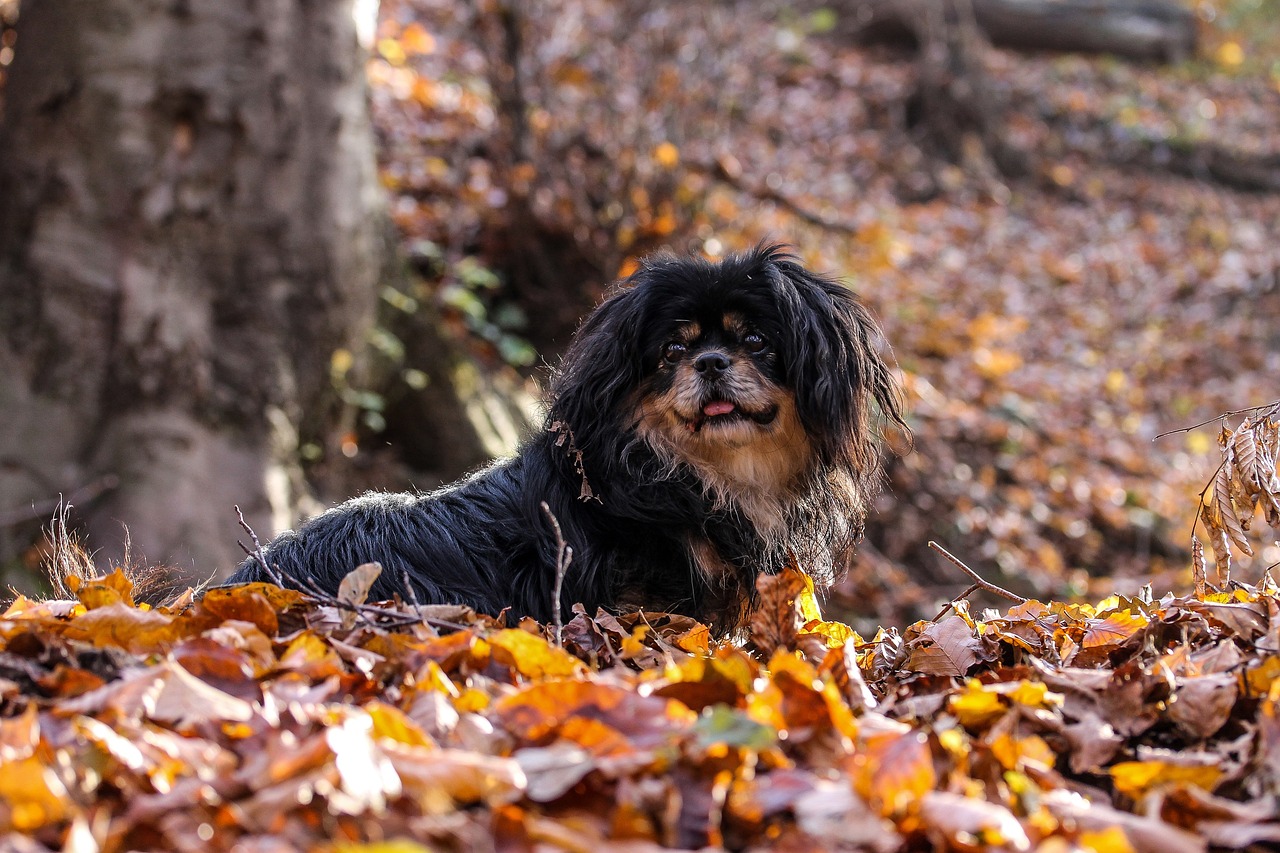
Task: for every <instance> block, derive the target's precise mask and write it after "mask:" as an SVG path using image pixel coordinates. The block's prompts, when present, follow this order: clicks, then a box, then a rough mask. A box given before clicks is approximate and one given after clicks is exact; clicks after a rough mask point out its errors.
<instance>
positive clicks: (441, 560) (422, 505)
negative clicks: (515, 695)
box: [231, 246, 905, 630]
mask: <svg viewBox="0 0 1280 853" xmlns="http://www.w3.org/2000/svg"><path fill="white" fill-rule="evenodd" d="M875 335H876V328H875V326H874V324H873V322H872V320H871V318H870V316H869V315H868V314H867V312H866V311H865V310H864V309H863V308H862V307H861V305H859V304H858V302H856V301H855V299H854V296H853V294H852V293H850V292H849V290H847V289H846V288H845V287H843V286H842V285H840V284H838V283H836V282H833V281H829V280H827V279H825V278H821V277H819V276H816V275H814V274H813V273H810V272H808V271H806V270H805V269H804V268H803V267H801V266H800V265H799V264H798V263H797V262H796V261H795V259H794V258H793V257H792V256H791V255H789V254H787V253H786V252H785V251H783V250H782V249H780V248H779V247H777V246H762V247H759V248H757V249H755V250H754V251H752V252H749V253H745V254H742V255H737V256H733V257H730V258H728V259H726V260H724V261H723V262H720V263H711V262H708V261H704V260H700V259H676V258H673V257H669V256H661V257H657V258H651V259H649V260H647V261H646V262H645V263H644V264H643V265H642V267H641V269H640V270H639V271H638V272H636V273H635V274H634V275H632V276H631V277H630V278H629V279H627V280H626V281H624V282H622V285H621V287H620V288H619V289H618V290H617V292H615V293H614V294H613V295H612V296H610V298H608V299H607V300H606V301H605V302H604V303H603V304H602V305H601V306H600V307H599V308H597V309H596V310H595V312H593V313H592V314H591V315H590V316H588V317H587V319H586V321H585V322H584V323H583V325H582V328H581V329H580V330H579V332H578V334H577V336H576V337H575V339H574V341H573V343H572V344H571V346H570V347H569V351H568V353H567V354H566V355H565V357H564V362H563V364H562V365H561V368H560V370H559V372H558V374H557V375H555V376H554V377H553V379H552V382H551V395H550V397H551V399H550V412H549V414H548V417H547V421H546V429H545V430H544V431H543V432H542V433H540V434H539V435H537V436H535V437H534V438H533V439H531V440H530V441H529V442H528V443H527V444H526V445H525V446H524V448H523V449H522V450H521V452H520V454H519V455H518V456H516V457H515V458H514V459H510V460H507V461H504V462H499V463H497V464H495V465H493V466H492V467H490V468H487V469H484V470H482V471H480V472H478V473H476V474H474V475H472V476H471V477H469V478H468V479H466V480H464V481H463V482H461V483H458V484H456V485H453V486H450V487H448V488H445V489H442V490H441V491H438V492H435V493H433V494H430V495H414V494H378V493H369V494H366V495H364V496H363V497H359V498H355V499H353V500H351V501H348V502H347V503H344V504H342V505H341V506H339V507H337V508H335V509H331V510H329V511H328V512H325V513H324V514H322V515H320V516H318V517H316V518H313V519H311V520H310V521H308V522H307V523H305V524H303V525H302V526H301V527H300V528H299V529H298V530H296V531H290V532H287V533H284V534H282V535H281V536H280V537H279V538H277V539H276V540H275V541H274V542H272V543H271V544H270V545H269V546H268V547H267V549H266V559H267V561H268V562H269V563H270V564H272V565H273V567H278V568H279V569H280V570H282V571H283V575H284V577H285V579H286V581H287V580H288V579H289V578H290V577H293V578H298V577H306V578H308V579H310V581H311V582H313V583H315V584H317V585H318V586H320V587H321V588H323V589H326V590H330V591H332V590H335V589H336V588H337V586H338V583H339V581H340V580H341V579H342V578H343V576H344V575H346V574H347V573H348V572H349V571H351V570H352V569H354V568H355V567H356V566H358V565H360V564H362V563H367V562H372V561H377V562H379V563H381V564H382V566H383V573H382V575H381V577H380V578H379V579H378V581H377V582H376V583H375V585H374V587H373V590H372V591H371V598H374V599H377V598H389V597H391V596H392V594H393V593H399V594H401V596H402V597H405V598H408V597H409V596H408V595H407V594H406V590H405V588H404V579H405V578H406V577H407V578H408V579H409V581H410V582H411V583H412V584H413V587H414V593H415V595H416V598H417V600H418V601H419V602H420V603H423V604H426V603H458V604H467V605H470V606H471V607H473V608H475V609H476V610H478V611H481V612H485V613H491V614H496V613H498V612H500V611H502V610H508V611H509V612H510V613H511V614H513V615H514V616H516V617H519V616H523V615H529V616H532V617H534V618H536V619H538V620H541V621H547V620H548V619H549V618H550V617H551V614H552V597H553V592H552V590H553V588H554V585H555V574H556V561H557V543H556V539H555V535H554V532H553V530H552V528H551V525H550V523H549V520H548V518H547V516H546V514H545V512H544V511H543V510H542V508H541V504H542V503H543V502H544V501H545V502H546V503H547V504H548V505H549V507H550V509H551V512H552V513H553V514H554V516H555V517H556V518H557V519H558V520H559V522H560V525H561V527H562V529H563V537H564V540H565V541H566V542H567V543H568V544H569V545H570V546H571V547H572V548H573V559H572V564H571V566H570V567H569V569H568V571H567V573H566V576H565V578H564V584H563V590H562V596H561V599H562V603H563V606H564V610H565V612H566V613H567V612H568V611H569V607H570V606H571V605H572V604H573V603H574V602H581V603H582V604H584V605H585V606H586V608H587V611H588V612H589V613H594V612H595V609H596V608H597V607H605V608H608V609H612V610H622V609H628V608H639V607H643V608H645V609H649V610H662V611H667V612H672V613H683V614H687V615H689V616H693V617H695V618H697V619H699V620H702V621H704V622H707V623H709V624H712V625H714V626H716V627H718V628H719V629H721V630H731V629H733V628H735V627H737V626H739V625H740V624H741V623H742V621H743V619H744V617H745V616H746V614H747V613H748V611H749V609H750V603H751V601H752V595H753V593H754V590H755V580H756V577H757V576H759V575H760V574H767V573H773V572H777V571H779V570H781V569H782V568H783V567H785V566H786V565H788V564H789V563H790V564H792V565H795V566H798V567H799V568H801V569H803V570H804V571H805V572H807V573H808V574H809V575H811V576H812V577H813V578H814V580H815V581H816V582H817V585H818V586H819V588H823V587H824V586H826V585H829V584H830V583H831V582H832V581H833V580H834V577H835V575H836V574H837V573H838V571H839V569H840V568H841V566H842V564H843V558H844V557H845V555H846V554H847V552H848V551H849V549H850V548H851V547H852V545H853V544H854V542H855V541H856V540H857V539H858V538H859V537H860V536H861V533H862V521H863V518H864V516H865V513H866V508H867V502H868V500H869V498H870V496H871V495H872V494H873V493H874V491H875V489H876V487H877V485H878V481H879V456H880V454H879V443H878V441H877V440H876V433H877V432H878V430H877V429H876V427H875V422H876V420H877V417H876V413H875V407H878V409H879V413H880V415H881V416H882V417H885V418H888V419H890V420H892V421H893V422H895V423H897V424H898V425H900V426H903V427H904V428H905V425H904V424H903V422H902V418H901V415H900V413H899V406H898V392H897V387H896V384H895V382H894V380H893V377H892V375H891V373H890V371H889V369H888V367H887V366H886V365H885V363H884V361H882V360H881V358H880V357H879V356H878V355H877V353H876V350H875V349H874V343H873V338H874V337H875ZM873 404H874V405H873ZM260 580H270V578H269V576H268V575H267V573H266V572H265V571H264V569H263V568H262V566H261V565H259V564H258V563H257V562H256V561H255V560H253V559H250V560H246V561H245V562H244V564H243V565H241V566H240V568H239V570H238V571H237V572H236V573H235V575H233V576H232V578H231V582H233V583H244V582H249V581H260Z"/></svg>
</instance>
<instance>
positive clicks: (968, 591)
mask: <svg viewBox="0 0 1280 853" xmlns="http://www.w3.org/2000/svg"><path fill="white" fill-rule="evenodd" d="M977 591H978V585H977V584H976V583H975V584H973V585H972V586H970V587H969V588H968V589H966V590H965V591H964V592H962V593H960V594H959V595H957V596H956V597H955V598H953V599H951V600H950V601H948V602H947V603H946V606H945V607H943V608H942V609H941V610H939V611H938V615H937V616H935V617H933V618H932V619H930V620H929V621H930V622H937V621H938V620H939V619H941V618H942V617H943V616H946V615H947V611H948V610H950V609H951V608H953V607H955V606H956V603H957V602H959V601H964V600H965V599H966V598H968V597H969V596H971V595H973V594H974V593H975V592H977Z"/></svg>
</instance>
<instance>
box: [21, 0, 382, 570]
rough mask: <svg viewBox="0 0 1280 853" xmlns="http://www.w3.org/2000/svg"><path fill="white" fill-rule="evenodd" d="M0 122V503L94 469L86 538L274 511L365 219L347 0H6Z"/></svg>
mask: <svg viewBox="0 0 1280 853" xmlns="http://www.w3.org/2000/svg"><path fill="white" fill-rule="evenodd" d="M19 35H20V39H19V43H18V45H17V51H16V57H15V60H14V63H13V65H12V67H11V76H10V78H9V81H8V84H7V86H6V91H5V101H6V103H5V115H4V121H3V125H0V317H3V321H2V324H3V328H2V329H0V511H11V510H12V508H14V507H21V506H26V505H30V504H31V503H32V502H33V501H37V502H42V501H44V500H46V499H48V498H49V497H50V496H56V495H57V494H58V493H72V492H73V491H75V490H76V489H77V488H78V487H84V486H87V485H90V484H93V483H99V482H114V483H117V484H118V486H117V487H116V488H114V489H112V490H110V491H108V492H106V493H105V494H104V495H103V496H102V497H101V498H100V499H99V500H98V501H96V502H94V503H92V504H91V505H90V506H86V507H81V508H80V510H81V512H80V516H81V518H82V519H83V520H84V521H85V522H86V525H87V533H88V536H89V542H90V544H91V546H93V547H95V548H98V549H100V551H101V554H100V559H102V560H104V561H108V560H114V559H118V558H119V557H120V556H121V554H122V551H123V549H124V547H125V544H124V537H123V535H122V528H121V525H127V527H128V531H129V535H130V538H131V540H132V548H133V553H134V555H135V556H141V557H143V558H145V559H146V560H147V561H149V562H164V563H166V564H169V565H172V566H175V567H177V568H178V569H180V570H183V571H185V572H186V573H187V574H188V575H189V574H191V572H192V569H193V567H194V568H195V569H196V570H198V573H199V574H201V575H205V576H207V575H208V574H211V573H212V572H213V571H214V570H215V569H219V568H227V567H230V566H231V565H232V564H233V563H234V562H236V560H237V555H238V549H237V546H236V539H237V536H240V535H242V534H241V533H240V531H239V530H238V529H237V526H236V523H235V515H234V512H233V510H232V506H233V505H234V504H237V503H238V504H240V505H241V507H242V509H243V510H244V512H245V516H246V518H247V519H248V520H249V522H250V523H251V524H252V525H253V526H254V527H255V528H256V529H258V530H259V531H261V532H263V533H268V532H270V531H272V530H274V529H278V528H280V527H282V526H286V525H289V524H291V523H293V522H294V521H295V520H296V515H297V512H298V506H299V501H300V500H301V498H302V495H303V494H304V491H305V490H304V489H302V488H300V479H299V477H298V476H297V473H296V467H295V463H294V459H295V458H296V456H295V454H296V450H297V446H298V443H299V442H300V441H305V442H316V443H318V444H320V445H321V446H322V447H330V448H331V447H333V446H335V445H336V434H337V430H338V429H339V428H340V426H341V423H340V422H341V420H342V417H343V414H342V411H343V409H342V405H341V403H340V401H339V399H338V397H337V395H336V393H335V392H334V388H333V382H332V381H331V379H330V364H331V362H332V363H335V364H341V362H342V361H344V359H342V358H339V359H338V360H336V361H334V360H333V355H334V353H335V351H338V350H347V351H348V352H355V351H357V347H358V345H359V343H360V342H361V341H362V340H363V339H364V336H365V333H366V332H367V330H368V327H369V325H370V323H371V322H372V318H373V312H374V308H375V305H376V285H377V282H378V275H379V270H380V267H381V263H382V256H383V252H384V250H385V242H384V240H383V234H382V232H381V228H382V227H383V226H382V222H383V220H382V217H381V216H380V195H379V192H378V187H377V180H376V172H375V166H374V157H373V143H372V132H371V127H370V123H369V119H368V115H367V109H366V93H365V85H364V78H363V73H362V72H363V51H362V49H361V48H360V46H359V44H358V42H357V38H356V33H355V26H354V23H353V18H352V4H351V2H350V0H310V1H309V2H297V0H292V2H290V0H281V2H275V3H258V2H254V0H179V2H170V0H163V2H162V0H62V2H57V3H52V2H51V3H39V2H36V3H27V4H24V5H23V9H22V20H21V22H20V30H19Z"/></svg>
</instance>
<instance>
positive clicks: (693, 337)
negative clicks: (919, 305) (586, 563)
mask: <svg viewBox="0 0 1280 853" xmlns="http://www.w3.org/2000/svg"><path fill="white" fill-rule="evenodd" d="M876 336H877V330H876V328H875V325H874V323H873V322H872V320H871V318H870V316H869V315H868V314H867V312H866V310H865V309H864V308H863V307H862V306H861V305H860V304H859V303H858V302H857V300H856V299H855V298H854V296H853V294H852V293H851V292H850V291H849V290H848V289H847V288H845V287H844V286H843V285H841V284H839V283H837V282H834V281H831V280H829V279H825V278H822V277H820V276H817V275H814V274H813V273H810V272H809V271H807V270H805V269H804V268H803V267H801V266H800V265H799V264H798V263H796V261H795V259H794V258H793V257H792V256H790V255H789V254H787V253H785V252H784V251H783V250H781V249H779V248H778V247H773V246H762V247H760V248H757V249H755V250H754V251H751V252H747V253H744V254H741V255H735V256H732V257H730V258H727V259H725V260H724V261H721V262H719V263H712V262H709V261H705V260H700V259H676V258H670V257H659V258H656V259H651V260H649V261H647V262H646V263H645V265H644V266H643V267H642V268H641V269H640V270H639V271H638V272H637V273H635V274H634V275H633V276H631V278H630V279H628V280H627V281H625V282H623V283H622V287H621V289H620V290H619V291H618V292H616V293H615V294H614V295H613V296H611V297H610V298H609V299H607V300H606V301H605V302H604V304H602V305H601V306H600V307H599V308H598V309H597V310H596V311H595V312H594V313H593V314H591V315H590V316H589V317H588V318H587V320H586V321H585V322H584V324H583V326H582V328H581V330H580V331H579V333H578V336H577V337H576V338H575V340H574V342H573V345H572V346H571V347H570V349H569V352H568V353H567V354H566V355H565V360H564V363H563V365H562V368H561V371H560V373H559V374H558V375H557V376H556V377H555V380H554V381H553V384H552V398H553V399H552V407H551V415H550V421H551V423H552V424H553V426H555V427H556V428H557V429H565V430H567V431H568V432H570V433H572V442H571V444H572V445H573V449H574V450H575V451H576V453H577V454H579V455H578V457H577V462H578V465H579V471H580V473H581V474H582V476H583V477H584V480H585V483H584V485H585V486H589V488H584V494H587V493H590V494H594V495H596V496H601V495H603V496H604V497H603V499H604V500H605V501H606V502H607V501H608V499H609V491H610V489H611V487H612V486H613V484H614V483H621V482H627V483H628V484H630V485H634V484H635V481H636V479H637V478H653V477H660V476H662V472H663V471H666V472H676V471H686V472H689V471H691V472H692V473H693V474H694V475H695V476H696V478H697V479H698V480H699V481H700V482H701V483H702V485H703V487H704V489H705V491H706V492H708V493H710V494H712V495H713V496H714V497H715V498H717V499H719V500H721V501H727V502H729V503H732V504H734V505H736V506H737V507H738V508H739V509H742V510H743V511H744V512H746V514H747V515H748V516H750V517H751V518H752V520H753V522H755V523H756V525H757V526H758V527H769V526H771V525H772V524H775V523H777V522H780V521H783V517H784V516H785V515H786V510H787V508H788V506H792V505H795V504H796V503H797V502H799V501H801V500H803V497H802V493H805V492H808V493H812V492H813V491H814V490H815V489H819V488H822V489H838V490H841V491H843V492H845V493H847V499H845V501H844V502H845V504H846V506H847V509H848V511H849V513H850V514H851V515H852V516H854V517H855V518H854V523H856V521H857V518H856V517H857V516H859V515H860V513H861V509H862V508H863V507H864V506H865V503H866V500H865V499H866V497H867V494H868V493H869V491H870V490H871V489H872V488H873V487H874V480H875V478H876V477H877V476H878V465H877V461H878V456H879V453H878V442H877V440H876V436H875V435H874V428H873V418H872V413H873V411H874V409H875V408H877V407H878V408H879V409H880V411H881V412H883V413H884V415H885V416H887V417H888V418H890V419H892V420H895V421H898V422H901V419H900V416H899V413H898V404H897V391H896V385H895V383H894V380H893V378H892V375H891V373H890V371H889V369H888V367H887V365H886V364H885V363H884V361H883V360H882V359H881V357H880V355H879V354H878V352H877V350H876V346H875V338H876ZM637 439H638V440H639V442H641V443H643V445H644V446H645V447H648V448H649V449H650V450H651V451H652V456H654V457H656V458H657V459H658V460H659V462H661V463H662V468H660V469H658V470H651V469H644V470H641V469H640V468H636V467H634V466H633V465H632V463H631V461H630V459H631V457H629V456H628V448H630V447H634V445H635V443H636V440H637ZM615 491H616V492H617V493H618V498H619V500H634V499H635V498H634V495H635V492H634V491H632V492H630V493H629V494H628V495H626V496H624V495H623V494H622V492H624V491H626V490H623V489H615Z"/></svg>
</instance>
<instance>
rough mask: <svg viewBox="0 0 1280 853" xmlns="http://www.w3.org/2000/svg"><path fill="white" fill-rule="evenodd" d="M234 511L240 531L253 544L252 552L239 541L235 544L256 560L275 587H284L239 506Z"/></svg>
mask: <svg viewBox="0 0 1280 853" xmlns="http://www.w3.org/2000/svg"><path fill="white" fill-rule="evenodd" d="M234 509H235V511H236V518H237V519H239V521H240V529H241V530H243V531H244V532H245V533H248V534H249V539H250V541H252V542H253V550H252V551H250V550H249V549H248V548H246V547H245V545H244V543H243V542H241V541H240V540H239V539H237V540H236V544H237V545H239V546H240V550H241V551H244V552H245V553H246V554H248V555H249V556H250V557H252V558H253V559H255V560H257V562H258V565H260V566H262V570H263V571H264V572H266V573H267V577H269V578H271V580H272V581H273V582H274V583H275V585H276V586H284V581H283V580H281V579H280V574H279V573H278V572H276V571H275V570H274V569H272V568H271V565H270V564H269V563H268V562H267V555H266V554H265V553H264V552H263V550H262V542H261V541H259V539H258V534H257V533H254V532H253V528H252V527H250V526H249V522H247V521H245V520H244V513H242V512H241V511H240V507H239V505H235V507H234Z"/></svg>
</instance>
